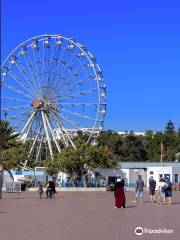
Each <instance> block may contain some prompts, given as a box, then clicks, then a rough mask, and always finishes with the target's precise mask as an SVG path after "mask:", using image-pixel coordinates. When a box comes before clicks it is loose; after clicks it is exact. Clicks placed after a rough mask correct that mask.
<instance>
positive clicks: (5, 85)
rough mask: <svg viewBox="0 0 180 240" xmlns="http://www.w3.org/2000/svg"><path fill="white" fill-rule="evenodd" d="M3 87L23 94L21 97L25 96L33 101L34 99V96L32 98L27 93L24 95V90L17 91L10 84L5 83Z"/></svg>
mask: <svg viewBox="0 0 180 240" xmlns="http://www.w3.org/2000/svg"><path fill="white" fill-rule="evenodd" d="M3 86H4V87H7V88H9V89H11V90H13V91H14V92H16V93H19V94H21V95H23V96H25V97H27V98H31V99H32V96H31V95H29V94H26V93H24V92H23V91H22V90H19V89H16V88H14V87H12V86H11V85H9V84H5V83H3Z"/></svg>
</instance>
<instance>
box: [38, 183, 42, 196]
mask: <svg viewBox="0 0 180 240" xmlns="http://www.w3.org/2000/svg"><path fill="white" fill-rule="evenodd" d="M38 193H39V197H40V199H41V198H42V194H43V187H42V184H39V187H38Z"/></svg>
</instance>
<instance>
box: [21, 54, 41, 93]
mask: <svg viewBox="0 0 180 240" xmlns="http://www.w3.org/2000/svg"><path fill="white" fill-rule="evenodd" d="M25 59H26V64H27V65H28V69H29V71H30V74H31V77H32V81H31V83H32V84H33V86H34V88H35V89H36V91H37V93H40V89H39V87H38V84H37V82H38V79H37V77H38V76H36V69H35V66H34V61H33V59H34V56H31V55H30V53H29V54H28V53H27V54H26V55H25Z"/></svg>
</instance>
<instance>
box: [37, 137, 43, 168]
mask: <svg viewBox="0 0 180 240" xmlns="http://www.w3.org/2000/svg"><path fill="white" fill-rule="evenodd" d="M42 142H43V135H42V137H41V140H40V144H39V147H38V152H37V155H36V163H37V162H38V159H39V155H40V151H41V147H42Z"/></svg>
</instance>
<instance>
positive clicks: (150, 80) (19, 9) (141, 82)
mask: <svg viewBox="0 0 180 240" xmlns="http://www.w3.org/2000/svg"><path fill="white" fill-rule="evenodd" d="M2 13H3V16H2V58H3V59H4V58H5V57H6V56H7V55H8V53H9V52H10V51H11V50H13V48H15V47H16V46H17V45H18V44H20V43H21V42H22V41H24V40H26V39H28V38H30V37H32V36H36V35H39V34H44V33H61V34H63V35H64V36H66V37H74V38H76V39H77V41H78V42H80V43H82V44H84V45H86V46H87V47H88V49H89V50H90V52H91V53H92V54H93V55H94V56H95V57H96V58H97V61H98V63H99V65H100V67H101V69H102V70H103V72H104V77H105V80H106V85H107V102H108V112H107V116H106V119H105V128H106V129H114V130H120V131H123V130H134V131H145V130H147V129H152V130H154V131H156V130H163V129H164V127H165V125H166V123H167V121H168V120H170V119H171V120H172V121H173V122H174V124H175V126H176V127H177V128H178V127H179V126H180V2H179V1H178V0H176V1H174V0H171V1H166V0H164V1H161V0H146V1H145V0H141V1H139V0H136V1H135V0H126V1H122V0H111V1H105V0H99V1H98V0H91V1H84V0H76V1H72V0H69V1H65V0H64V1H60V0H51V1H45V0H26V1H24V0H15V1H12V0H2Z"/></svg>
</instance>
